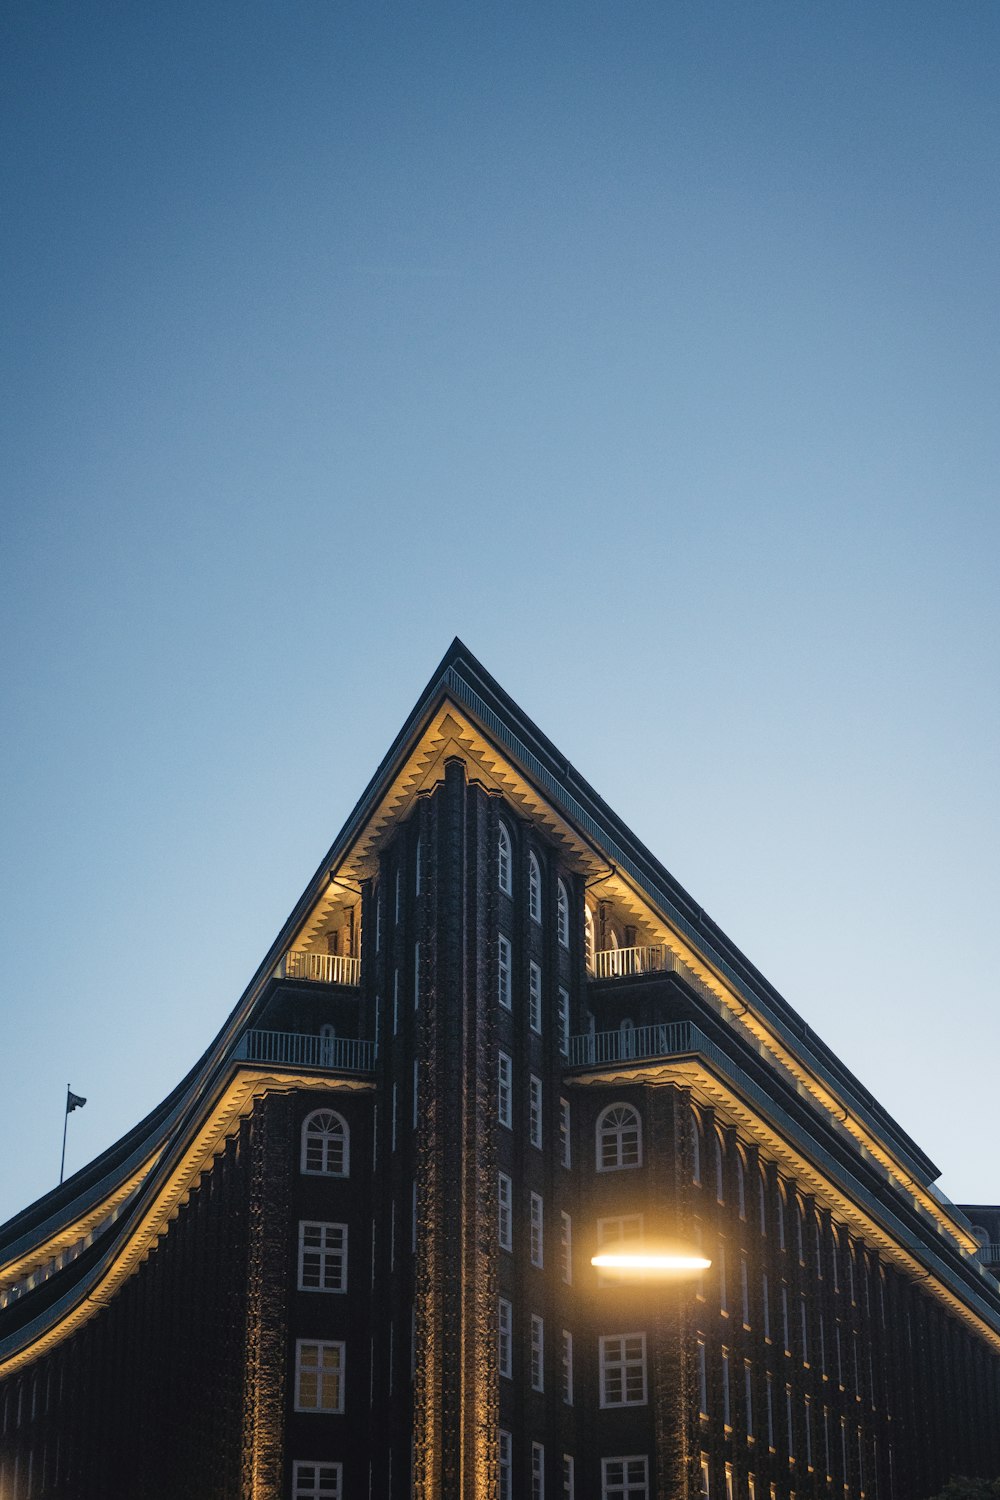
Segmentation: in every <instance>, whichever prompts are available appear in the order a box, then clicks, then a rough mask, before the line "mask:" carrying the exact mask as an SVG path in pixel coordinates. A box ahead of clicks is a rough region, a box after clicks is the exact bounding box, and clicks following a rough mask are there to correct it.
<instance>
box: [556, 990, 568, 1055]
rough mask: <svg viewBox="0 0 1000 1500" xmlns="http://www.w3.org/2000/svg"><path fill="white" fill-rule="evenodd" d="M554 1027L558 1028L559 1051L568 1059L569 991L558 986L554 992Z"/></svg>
mask: <svg viewBox="0 0 1000 1500" xmlns="http://www.w3.org/2000/svg"><path fill="white" fill-rule="evenodd" d="M556 1025H557V1026H558V1028H559V1051H560V1052H561V1053H562V1055H563V1057H569V990H568V989H567V988H566V986H565V985H562V984H561V985H560V986H559V988H558V989H557V990H556Z"/></svg>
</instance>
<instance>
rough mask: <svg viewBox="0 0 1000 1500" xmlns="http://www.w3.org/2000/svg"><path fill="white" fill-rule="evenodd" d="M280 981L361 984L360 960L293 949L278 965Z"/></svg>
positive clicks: (334, 954)
mask: <svg viewBox="0 0 1000 1500" xmlns="http://www.w3.org/2000/svg"><path fill="white" fill-rule="evenodd" d="M278 978H279V979H311V980H314V981H315V982H316V983H317V984H351V985H359V984H360V983H361V960H360V958H348V957H347V956H346V955H345V954H343V953H304V952H302V951H301V949H297V948H291V949H289V951H288V952H287V953H286V954H285V956H284V958H283V959H282V960H281V962H280V963H279V965H278Z"/></svg>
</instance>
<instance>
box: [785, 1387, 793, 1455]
mask: <svg viewBox="0 0 1000 1500" xmlns="http://www.w3.org/2000/svg"><path fill="white" fill-rule="evenodd" d="M785 1430H786V1432H787V1434H788V1457H789V1458H794V1457H795V1423H794V1422H793V1421H792V1388H791V1386H790V1385H786V1386H785Z"/></svg>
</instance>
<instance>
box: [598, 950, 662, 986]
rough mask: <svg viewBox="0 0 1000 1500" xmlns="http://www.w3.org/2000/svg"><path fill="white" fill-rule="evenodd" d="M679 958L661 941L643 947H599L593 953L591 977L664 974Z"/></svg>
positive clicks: (620, 977)
mask: <svg viewBox="0 0 1000 1500" xmlns="http://www.w3.org/2000/svg"><path fill="white" fill-rule="evenodd" d="M679 963H680V960H679V959H678V957H677V955H676V954H675V953H672V952H671V951H670V949H669V948H667V947H666V946H665V945H664V944H663V943H651V944H650V945H649V946H648V947H645V948H601V949H599V950H598V952H596V953H595V954H594V967H593V971H592V973H591V976H590V977H591V979H624V978H625V977H626V976H627V975H629V974H665V973H668V972H670V971H672V970H674V969H676V968H677V966H678V964H679Z"/></svg>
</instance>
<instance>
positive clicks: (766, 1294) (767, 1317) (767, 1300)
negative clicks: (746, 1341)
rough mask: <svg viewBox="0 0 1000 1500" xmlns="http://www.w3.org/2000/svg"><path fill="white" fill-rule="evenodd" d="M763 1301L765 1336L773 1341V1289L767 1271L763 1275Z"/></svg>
mask: <svg viewBox="0 0 1000 1500" xmlns="http://www.w3.org/2000/svg"><path fill="white" fill-rule="evenodd" d="M761 1290H762V1302H761V1308H762V1311H763V1313H764V1337H765V1338H766V1339H767V1342H768V1343H770V1342H771V1289H770V1286H769V1285H768V1280H767V1272H766V1271H765V1272H764V1274H763V1275H762V1276H761Z"/></svg>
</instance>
